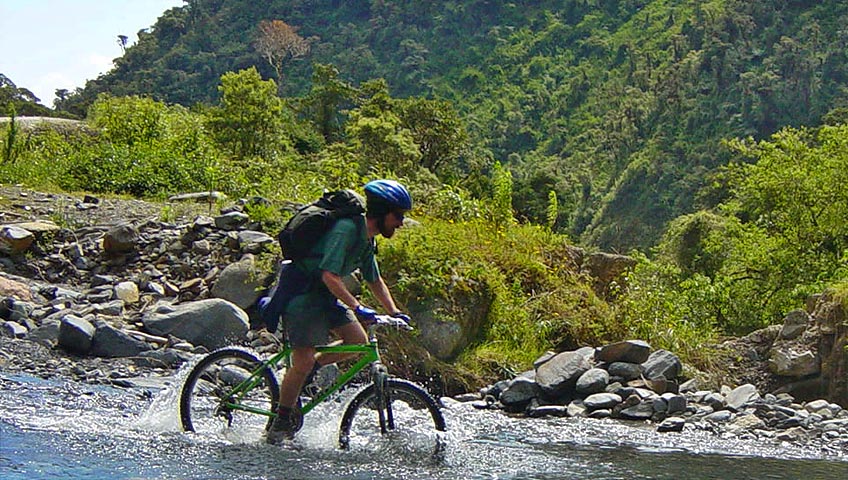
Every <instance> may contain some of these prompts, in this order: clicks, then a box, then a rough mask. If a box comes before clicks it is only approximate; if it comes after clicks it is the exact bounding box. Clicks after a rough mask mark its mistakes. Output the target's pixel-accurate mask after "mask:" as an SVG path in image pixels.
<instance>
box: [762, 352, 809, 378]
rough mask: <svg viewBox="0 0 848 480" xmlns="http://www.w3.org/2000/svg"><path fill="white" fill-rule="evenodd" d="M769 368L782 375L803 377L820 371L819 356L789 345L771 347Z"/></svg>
mask: <svg viewBox="0 0 848 480" xmlns="http://www.w3.org/2000/svg"><path fill="white" fill-rule="evenodd" d="M769 369H770V370H771V371H772V372H773V373H775V374H777V375H781V376H784V377H804V376H807V375H812V374H815V373H819V372H820V371H821V360H820V359H819V356H818V355H816V354H815V353H813V352H812V351H810V350H806V349H805V350H802V351H796V350H795V349H794V348H793V347H792V346H790V345H777V346H775V347H773V348H772V349H771V355H770V358H769Z"/></svg>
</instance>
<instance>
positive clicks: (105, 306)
mask: <svg viewBox="0 0 848 480" xmlns="http://www.w3.org/2000/svg"><path fill="white" fill-rule="evenodd" d="M94 311H95V312H97V313H100V314H103V315H109V316H111V317H119V316H121V315H123V314H124V301H123V300H112V301H110V302H105V303H99V304H97V305H94Z"/></svg>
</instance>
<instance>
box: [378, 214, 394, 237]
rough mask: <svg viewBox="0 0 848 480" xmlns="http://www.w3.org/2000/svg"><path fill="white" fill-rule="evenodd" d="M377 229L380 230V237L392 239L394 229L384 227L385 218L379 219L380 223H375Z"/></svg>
mask: <svg viewBox="0 0 848 480" xmlns="http://www.w3.org/2000/svg"><path fill="white" fill-rule="evenodd" d="M377 227H378V228H379V230H380V235H382V236H383V237H385V238H392V235H394V234H395V229H394V228H391V227H388V226H386V219H385V217H383V218H381V219H380V221H379V222H378V223H377Z"/></svg>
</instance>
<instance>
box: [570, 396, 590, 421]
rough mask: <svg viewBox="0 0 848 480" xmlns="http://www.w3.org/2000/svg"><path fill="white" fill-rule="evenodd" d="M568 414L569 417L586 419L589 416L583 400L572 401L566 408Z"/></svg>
mask: <svg viewBox="0 0 848 480" xmlns="http://www.w3.org/2000/svg"><path fill="white" fill-rule="evenodd" d="M566 413H567V414H568V416H569V417H578V418H580V417H585V416H586V415H587V414H588V409H587V408H586V405H584V404H583V402H582V401H581V400H572V401H571V403H569V404H568V407H567V408H566Z"/></svg>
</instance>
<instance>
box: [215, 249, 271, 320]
mask: <svg viewBox="0 0 848 480" xmlns="http://www.w3.org/2000/svg"><path fill="white" fill-rule="evenodd" d="M264 277H265V276H264V275H261V274H260V273H259V272H258V271H257V269H256V262H255V261H254V257H253V255H250V254H248V255H245V256H244V257H242V258H241V260H239V261H238V262H235V263H231V264H229V265H227V266H226V268H224V270H222V271H221V274H220V275H218V279H217V280H216V281H215V285H213V286H212V289H211V291H210V293H211V294H212V296H213V297H215V298H222V299H224V300H227V301H230V302H232V303H235V304H236V305H238V306H239V307H240V308H242V309H247V308H249V307H250V306H251V305H253V304H255V303H256V301H257V300H259V296H260V294H261V293H262V291H261V288H262V285H264V283H265V282H264Z"/></svg>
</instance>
